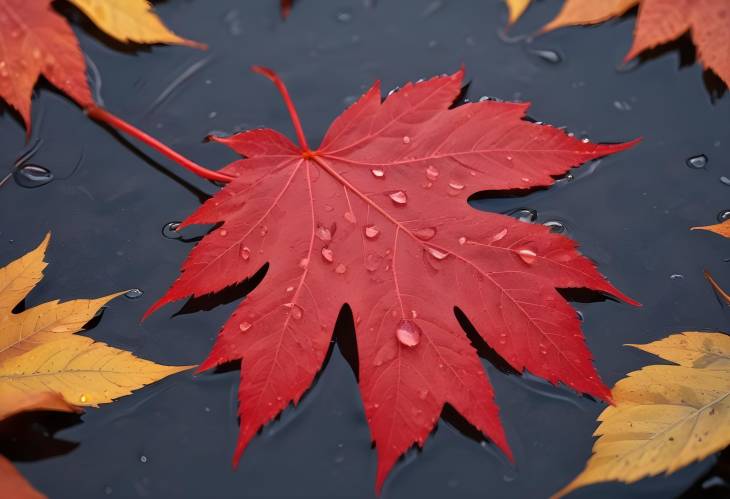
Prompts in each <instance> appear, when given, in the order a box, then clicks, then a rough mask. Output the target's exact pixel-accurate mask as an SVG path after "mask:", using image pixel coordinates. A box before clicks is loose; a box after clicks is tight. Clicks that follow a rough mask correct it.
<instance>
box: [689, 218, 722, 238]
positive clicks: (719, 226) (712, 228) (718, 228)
mask: <svg viewBox="0 0 730 499" xmlns="http://www.w3.org/2000/svg"><path fill="white" fill-rule="evenodd" d="M692 230H707V231H710V232H714V233H715V234H720V235H721V236H722V237H730V220H725V221H724V222H723V223H721V224H715V225H705V226H704V227H692Z"/></svg>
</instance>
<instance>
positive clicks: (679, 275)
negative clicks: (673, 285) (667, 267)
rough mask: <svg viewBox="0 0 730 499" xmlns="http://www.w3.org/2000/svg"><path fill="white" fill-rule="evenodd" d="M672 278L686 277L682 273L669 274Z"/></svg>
mask: <svg viewBox="0 0 730 499" xmlns="http://www.w3.org/2000/svg"><path fill="white" fill-rule="evenodd" d="M669 278H670V279H684V276H683V275H682V274H672V275H670V276H669Z"/></svg>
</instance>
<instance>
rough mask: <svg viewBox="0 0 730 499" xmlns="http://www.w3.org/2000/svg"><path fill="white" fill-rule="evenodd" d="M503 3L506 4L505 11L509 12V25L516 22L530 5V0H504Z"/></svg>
mask: <svg viewBox="0 0 730 499" xmlns="http://www.w3.org/2000/svg"><path fill="white" fill-rule="evenodd" d="M505 2H506V3H507V10H509V23H510V24H512V23H514V22H515V21H517V19H519V18H520V16H522V14H523V13H524V12H525V10H526V9H527V7H528V6H529V5H530V0H505Z"/></svg>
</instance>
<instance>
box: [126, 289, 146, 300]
mask: <svg viewBox="0 0 730 499" xmlns="http://www.w3.org/2000/svg"><path fill="white" fill-rule="evenodd" d="M143 294H144V291H142V290H141V289H138V288H134V289H130V290H129V291H127V292H126V293H124V297H125V298H129V299H130V300H135V299H137V298H139V297H140V296H142V295H143Z"/></svg>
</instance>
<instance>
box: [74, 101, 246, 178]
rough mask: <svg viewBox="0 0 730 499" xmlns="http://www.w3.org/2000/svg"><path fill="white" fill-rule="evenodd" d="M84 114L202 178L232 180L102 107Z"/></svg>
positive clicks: (95, 107)
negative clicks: (145, 145)
mask: <svg viewBox="0 0 730 499" xmlns="http://www.w3.org/2000/svg"><path fill="white" fill-rule="evenodd" d="M85 111H86V114H87V115H88V116H89V117H90V118H92V119H94V120H96V121H99V122H101V123H106V124H107V125H109V126H110V127H112V128H114V129H116V130H119V131H121V132H124V133H126V134H128V135H130V136H132V137H134V138H135V139H138V140H140V141H142V142H144V143H145V144H147V145H148V146H150V147H151V148H152V149H154V150H156V151H158V152H159V153H161V154H163V155H165V156H167V157H168V158H169V159H171V160H172V161H174V162H175V163H177V164H179V165H180V166H182V167H183V168H186V169H188V170H190V171H191V172H193V173H194V174H196V175H197V176H199V177H202V178H204V179H208V180H214V181H216V182H225V183H228V182H230V181H231V180H233V177H231V176H230V175H226V174H225V173H220V172H217V171H214V170H209V169H207V168H205V167H204V166H200V165H199V164H197V163H195V162H194V161H192V160H190V159H188V158H186V157H185V156H183V155H182V154H180V153H178V152H177V151H174V150H173V149H171V148H170V147H168V146H166V145H165V144H163V143H162V142H160V141H159V140H157V139H155V138H154V137H152V136H151V135H148V134H146V133H145V132H143V131H142V130H140V129H139V128H137V127H135V126H134V125H132V124H130V123H127V122H126V121H124V120H123V119H121V118H119V117H117V116H115V115H113V114H112V113H110V112H109V111H107V110H106V109H103V108H101V107H98V106H89V107H87V108H85Z"/></svg>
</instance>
